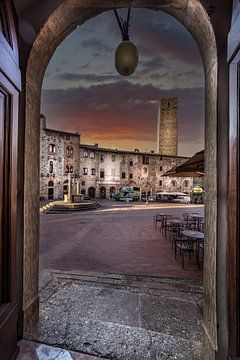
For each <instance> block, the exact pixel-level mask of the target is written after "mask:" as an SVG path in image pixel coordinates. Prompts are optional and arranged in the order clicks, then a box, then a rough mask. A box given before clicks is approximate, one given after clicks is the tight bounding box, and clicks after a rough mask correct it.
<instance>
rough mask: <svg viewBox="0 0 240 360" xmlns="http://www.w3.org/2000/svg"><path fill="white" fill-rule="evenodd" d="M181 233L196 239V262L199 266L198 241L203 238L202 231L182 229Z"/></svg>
mask: <svg viewBox="0 0 240 360" xmlns="http://www.w3.org/2000/svg"><path fill="white" fill-rule="evenodd" d="M182 235H184V236H186V237H188V238H189V239H192V240H194V241H196V243H197V263H198V266H199V242H202V241H203V240H204V233H203V232H201V231H193V230H183V231H182Z"/></svg>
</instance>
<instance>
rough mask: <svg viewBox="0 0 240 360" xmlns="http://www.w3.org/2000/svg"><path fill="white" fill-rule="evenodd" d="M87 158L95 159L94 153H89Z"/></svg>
mask: <svg viewBox="0 0 240 360" xmlns="http://www.w3.org/2000/svg"><path fill="white" fill-rule="evenodd" d="M89 157H90V158H91V159H94V158H95V153H94V152H93V151H91V152H90V154H89Z"/></svg>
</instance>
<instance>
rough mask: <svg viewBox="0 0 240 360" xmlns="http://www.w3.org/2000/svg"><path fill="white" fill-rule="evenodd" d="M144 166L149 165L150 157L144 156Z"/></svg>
mask: <svg viewBox="0 0 240 360" xmlns="http://www.w3.org/2000/svg"><path fill="white" fill-rule="evenodd" d="M143 164H149V157H148V156H145V155H144V156H143Z"/></svg>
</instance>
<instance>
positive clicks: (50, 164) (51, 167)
mask: <svg viewBox="0 0 240 360" xmlns="http://www.w3.org/2000/svg"><path fill="white" fill-rule="evenodd" d="M49 173H50V174H52V173H53V161H50V163H49Z"/></svg>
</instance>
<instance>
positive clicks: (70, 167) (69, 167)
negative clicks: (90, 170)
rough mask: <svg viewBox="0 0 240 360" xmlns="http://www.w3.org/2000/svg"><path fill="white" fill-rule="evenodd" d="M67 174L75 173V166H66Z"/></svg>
mask: <svg viewBox="0 0 240 360" xmlns="http://www.w3.org/2000/svg"><path fill="white" fill-rule="evenodd" d="M66 173H67V174H69V173H71V174H72V173H73V166H72V165H67V166H66Z"/></svg>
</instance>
